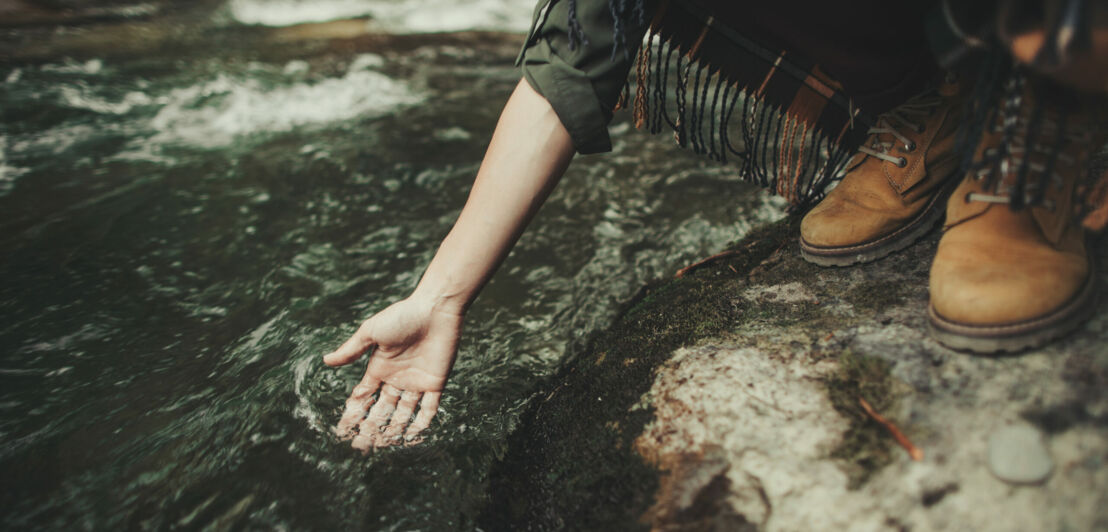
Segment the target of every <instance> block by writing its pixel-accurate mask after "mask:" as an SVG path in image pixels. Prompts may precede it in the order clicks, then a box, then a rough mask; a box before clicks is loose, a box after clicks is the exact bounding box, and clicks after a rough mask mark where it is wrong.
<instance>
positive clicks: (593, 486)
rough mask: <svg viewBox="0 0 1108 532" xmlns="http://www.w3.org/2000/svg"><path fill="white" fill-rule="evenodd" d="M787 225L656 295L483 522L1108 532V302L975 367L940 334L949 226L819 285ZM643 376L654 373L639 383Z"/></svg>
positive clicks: (561, 410) (528, 435) (518, 440)
mask: <svg viewBox="0 0 1108 532" xmlns="http://www.w3.org/2000/svg"><path fill="white" fill-rule="evenodd" d="M793 223H795V221H794V222H793ZM780 227H781V230H778V231H768V232H762V233H760V234H758V235H755V236H754V237H753V238H754V239H755V241H754V242H752V241H750V240H748V241H746V242H745V243H740V244H739V245H738V246H737V247H738V248H739V249H744V248H745V252H744V253H740V254H737V255H735V256H732V257H726V258H723V259H721V260H717V261H714V262H712V263H710V264H707V265H705V266H704V267H702V268H699V269H697V270H695V271H693V272H692V273H690V274H689V275H687V276H686V277H684V278H681V279H677V280H673V281H668V282H662V283H659V284H657V285H655V286H653V287H651V288H649V289H647V290H645V291H644V294H643V296H642V297H641V298H640V300H639V301H637V302H636V303H635V304H633V305H632V306H631V308H630V309H629V310H628V311H626V312H625V314H624V316H623V318H621V319H620V320H619V321H617V323H616V325H615V326H614V327H613V329H612V330H611V331H609V332H607V333H604V334H602V335H600V336H599V337H598V338H596V339H594V341H593V343H592V344H591V345H590V348H589V349H587V350H585V352H583V353H582V354H581V355H580V356H579V357H578V358H577V359H576V360H575V361H574V362H573V363H572V364H570V365H568V366H567V367H566V368H565V369H564V370H563V371H562V373H561V374H560V375H559V376H558V378H557V379H555V381H554V383H553V384H552V386H551V388H550V389H549V390H547V391H546V392H544V393H545V394H547V395H546V396H545V397H542V398H540V399H538V400H537V401H536V403H537V406H536V407H535V408H533V410H532V412H531V414H530V415H529V416H527V417H526V421H525V422H524V423H523V425H522V427H521V429H520V430H519V431H518V432H517V433H516V435H515V437H514V438H513V441H512V444H511V446H510V447H509V450H508V452H507V455H506V457H505V459H504V461H503V463H502V465H501V468H500V469H499V470H498V471H496V472H495V473H494V475H493V485H494V487H495V488H496V489H494V491H493V493H494V495H493V504H492V505H491V506H490V508H498V507H500V508H503V507H506V506H497V505H498V504H501V505H504V504H507V503H506V501H509V500H512V501H515V502H514V503H513V506H511V507H512V508H513V509H514V511H512V512H506V513H500V514H499V515H498V517H497V518H496V519H493V518H489V519H486V522H488V523H493V524H505V523H507V524H511V525H512V526H516V527H529V528H537V529H546V528H558V527H568V528H589V527H590V526H592V525H597V524H605V525H612V526H616V527H617V528H620V529H635V528H640V529H646V528H652V529H659V530H661V529H664V530H817V529H827V530H1092V529H1102V528H1104V527H1106V526H1108V469H1106V468H1105V467H1104V461H1105V459H1106V457H1108V388H1106V386H1105V385H1106V384H1108V298H1102V299H1101V303H1100V307H1099V309H1098V311H1097V313H1096V314H1095V315H1094V317H1093V318H1092V320H1090V321H1089V322H1087V323H1085V324H1084V325H1083V326H1081V327H1080V328H1079V329H1078V331H1077V332H1076V333H1075V334H1073V335H1071V336H1069V337H1067V338H1065V339H1063V340H1061V341H1058V342H1055V343H1053V344H1049V345H1047V346H1045V347H1042V348H1040V349H1036V350H1032V351H1029V352H1025V353H1021V354H1017V355H1011V356H1003V357H982V356H973V355H968V354H965V353H961V352H956V351H952V350H949V349H947V348H945V347H943V346H942V345H940V344H939V343H937V342H936V341H935V340H933V339H932V338H931V336H930V335H929V333H928V330H927V315H926V304H927V298H928V295H927V278H928V269H929V266H930V260H931V257H932V256H933V254H934V250H935V246H936V244H937V242H938V238H939V234H938V233H937V232H936V233H933V234H931V235H930V236H928V237H927V238H925V239H924V241H922V242H920V243H919V244H917V245H915V246H913V247H912V248H910V249H908V250H906V251H904V252H901V253H899V254H896V255H894V256H891V257H888V258H886V259H884V260H882V261H879V262H876V263H873V264H868V265H861V266H855V267H849V268H837V269H826V268H820V267H817V266H814V265H811V264H808V263H805V262H804V261H802V260H801V259H800V258H799V254H798V251H797V249H796V245H795V243H794V237H795V231H794V230H789V229H788V227H787V225H785V224H782V225H781V226H780ZM757 239H763V241H762V242H757ZM765 240H769V241H771V242H766V241H765ZM1095 249H1096V253H1097V254H1098V256H1099V257H1100V261H1099V263H1100V264H1101V267H1100V268H1101V269H1100V270H1099V272H1098V275H1099V276H1100V277H1101V279H1105V278H1108V269H1106V268H1105V266H1103V265H1104V264H1106V261H1105V260H1104V259H1105V258H1108V246H1105V242H1104V241H1103V240H1101V242H1100V243H1099V245H1098V246H1097V247H1096V248H1095ZM690 294H692V295H690ZM721 294H723V295H721ZM690 301H693V302H696V304H695V305H694V306H693V307H692V308H690V309H689V310H688V311H687V312H682V311H681V310H680V309H681V308H683V306H684V305H689V304H690V303H689V302H690ZM705 308H710V309H714V312H709V313H705V312H704V311H705ZM649 313H657V314H658V315H649V316H648V317H645V318H644V317H643V315H644V314H649ZM658 316H665V317H664V318H658ZM651 320H654V321H651ZM687 320H692V321H699V322H700V323H702V324H705V325H704V326H703V327H701V328H700V329H699V330H697V327H691V329H693V332H691V333H690V334H688V335H687V336H683V337H681V338H680V339H679V340H680V341H676V340H675V339H672V338H671V339H669V341H663V342H654V340H655V339H657V338H660V337H661V336H664V332H665V331H672V330H674V329H675V328H676V329H680V328H682V327H685V328H689V326H688V324H687V323H684V322H685V321H687ZM636 324H637V325H636ZM620 335H622V336H623V337H624V338H625V339H627V340H628V344H627V345H622V344H620V341H619V340H618V338H619V336H620ZM675 343H678V344H680V345H678V346H674V344H675ZM621 357H623V358H621ZM636 366H645V367H640V368H639V371H637V372H629V371H627V368H634V367H636ZM642 379H648V380H650V383H649V389H648V390H645V391H642V389H643V382H642ZM630 396H633V397H630ZM859 399H863V400H864V401H865V402H866V403H868V404H869V405H870V406H871V407H872V409H873V410H874V411H875V412H876V413H878V414H879V415H880V416H882V417H883V418H885V419H886V420H888V421H889V422H890V423H892V424H893V425H894V426H896V427H898V428H899V429H900V431H902V432H903V434H904V435H905V437H906V438H907V440H909V441H910V443H911V444H912V445H914V446H915V447H916V448H918V449H919V450H920V451H921V452H922V460H920V461H914V460H913V459H912V458H910V456H909V453H908V452H907V450H906V449H905V448H902V447H901V446H899V445H898V444H897V443H896V441H895V440H894V439H893V437H892V436H891V435H890V432H889V430H887V428H886V427H885V426H884V425H882V424H880V423H878V422H876V421H874V419H873V418H872V417H871V416H870V415H868V414H866V412H865V410H864V408H863V407H861V406H860V403H859V401H858V400H859ZM594 405H605V408H604V409H603V410H602V411H598V410H597V409H596V407H595V406H594ZM523 464H530V468H528V466H524V465H523ZM522 473H526V474H522ZM998 477H999V478H998ZM1001 479H1005V480H1007V482H1006V481H1005V480H1001ZM521 500H522V501H530V502H525V503H523V502H519V501H521Z"/></svg>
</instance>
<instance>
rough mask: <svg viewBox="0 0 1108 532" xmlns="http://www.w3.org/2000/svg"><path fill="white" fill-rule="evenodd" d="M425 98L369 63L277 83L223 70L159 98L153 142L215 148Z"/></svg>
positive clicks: (380, 112) (384, 111)
mask: <svg viewBox="0 0 1108 532" xmlns="http://www.w3.org/2000/svg"><path fill="white" fill-rule="evenodd" d="M354 64H355V65H357V64H358V61H357V60H356V61H355V62H354ZM423 99H424V96H423V95H421V94H418V93H417V92H415V91H414V90H413V89H412V88H410V87H409V86H408V84H407V83H404V82H402V81H397V80H394V79H391V78H389V77H388V76H385V75H384V74H381V73H379V72H374V71H372V70H365V69H364V68H359V69H353V68H351V69H349V70H348V71H347V73H346V75H344V76H343V77H341V78H329V79H325V80H323V81H318V82H315V83H297V84H294V85H290V86H281V87H275V88H267V87H266V86H265V85H264V84H263V83H262V82H260V81H258V80H256V79H250V78H236V77H231V76H228V75H220V76H219V77H217V78H216V79H214V80H211V81H207V82H204V83H200V84H198V85H193V86H191V87H185V88H181V89H175V90H173V91H171V92H170V93H169V94H168V95H166V96H164V97H161V98H158V99H157V101H158V103H164V105H163V107H162V108H161V110H160V111H159V112H158V114H157V115H156V116H154V118H153V119H151V121H150V127H151V128H152V129H153V130H155V131H156V132H157V133H155V135H154V136H153V137H152V138H151V139H149V142H153V143H155V144H160V145H165V144H185V145H191V146H198V147H204V148H214V147H218V146H223V145H226V144H230V143H231V142H232V141H234V140H235V139H236V138H238V137H240V136H243V135H249V134H254V133H262V132H282V131H291V130H292V129H294V128H296V127H299V126H304V125H311V124H323V123H328V122H339V121H345V120H350V119H353V118H364V117H367V116H380V115H383V114H387V113H389V112H391V111H394V110H397V109H399V108H402V107H405V106H408V105H413V104H417V103H419V102H421V101H423Z"/></svg>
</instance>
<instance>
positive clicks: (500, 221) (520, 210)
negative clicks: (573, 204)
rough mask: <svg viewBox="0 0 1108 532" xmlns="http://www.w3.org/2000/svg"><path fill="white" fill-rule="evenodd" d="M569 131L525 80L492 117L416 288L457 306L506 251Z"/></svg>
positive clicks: (549, 182)
mask: <svg viewBox="0 0 1108 532" xmlns="http://www.w3.org/2000/svg"><path fill="white" fill-rule="evenodd" d="M573 154H574V148H573V144H572V142H571V140H570V137H569V133H568V132H566V129H565V128H564V127H563V126H562V124H561V122H560V121H559V120H558V116H557V115H556V114H554V111H553V109H552V108H551V107H550V104H549V103H548V102H547V101H546V99H545V98H543V97H542V96H541V95H539V94H538V93H536V92H535V91H534V89H532V88H531V87H530V85H528V84H527V82H525V81H521V82H520V83H519V85H517V86H516V90H515V92H513V93H512V96H511V98H509V100H508V103H507V105H505V106H504V111H503V112H502V113H501V115H500V120H499V122H498V123H497V125H496V130H495V132H494V133H493V137H492V141H491V142H490V143H489V148H488V151H487V152H486V153H485V158H484V160H483V161H482V163H481V168H480V169H479V170H478V172H477V178H476V180H475V181H474V184H473V189H472V190H471V191H470V193H469V199H468V200H467V201H466V204H465V207H463V209H462V212H461V214H460V215H459V216H458V220H457V221H456V222H455V223H454V227H453V229H451V230H450V233H449V234H448V235H447V236H446V238H445V239H444V240H443V242H442V244H441V245H440V246H439V250H438V252H437V253H436V254H435V257H434V258H433V259H432V260H431V264H430V265H429V266H428V268H427V271H426V272H425V273H424V275H423V278H422V279H421V280H420V282H419V286H418V287H417V288H416V291H415V294H414V296H417V297H420V298H425V299H427V300H430V301H432V302H433V303H434V304H435V305H436V306H438V307H440V308H444V309H447V310H456V311H458V312H461V311H463V310H464V309H465V308H466V307H468V306H469V304H470V303H471V302H472V301H473V299H474V298H476V297H477V294H478V292H480V290H481V288H482V287H484V285H485V283H486V282H488V280H489V278H490V277H492V274H493V273H494V272H495V271H496V268H497V267H498V266H499V265H500V263H501V262H502V261H503V260H504V257H506V256H507V255H508V252H509V251H511V248H512V246H513V245H514V244H515V242H516V240H517V239H518V238H519V235H520V234H521V233H523V230H524V228H525V227H526V226H527V223H528V222H529V221H530V220H531V218H532V217H534V215H535V213H536V212H537V211H538V209H539V207H541V206H542V204H543V202H544V201H545V200H546V198H547V196H549V194H550V192H551V191H552V190H553V189H554V186H555V185H556V184H557V183H558V180H559V178H561V176H562V174H563V173H564V172H565V169H566V167H567V166H568V165H569V162H570V160H571V159H572V158H573Z"/></svg>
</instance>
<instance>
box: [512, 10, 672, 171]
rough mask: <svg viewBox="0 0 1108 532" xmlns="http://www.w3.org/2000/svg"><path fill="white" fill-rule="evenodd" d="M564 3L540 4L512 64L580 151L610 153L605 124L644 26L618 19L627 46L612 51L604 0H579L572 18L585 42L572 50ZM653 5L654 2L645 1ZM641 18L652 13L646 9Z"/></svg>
mask: <svg viewBox="0 0 1108 532" xmlns="http://www.w3.org/2000/svg"><path fill="white" fill-rule="evenodd" d="M569 3H570V2H569V1H568V0H561V1H559V0H541V1H540V3H539V6H538V7H537V8H536V10H535V22H534V23H533V25H532V27H531V31H530V33H529V34H528V37H527V41H526V42H525V43H524V45H523V50H522V51H521V52H520V54H519V58H518V59H517V60H516V65H517V66H519V67H521V68H522V70H523V77H524V78H525V79H526V80H527V82H528V83H529V84H530V85H531V87H532V88H534V89H535V91H536V92H538V93H539V94H541V95H542V96H543V97H544V98H546V100H547V101H549V102H550V105H551V107H553V108H554V112H555V113H556V114H557V115H558V118H559V119H560V120H561V122H562V125H563V126H565V128H566V130H567V131H569V135H570V138H571V139H572V140H573V146H574V148H575V149H576V150H577V152H578V153H582V154H587V153H601V152H607V151H611V149H612V141H611V139H610V138H609V137H608V123H609V122H610V121H611V120H612V112H613V108H614V107H615V105H616V102H617V101H618V100H619V95H620V92H621V91H622V90H623V87H624V85H625V84H626V83H627V74H628V72H629V71H630V69H631V63H632V62H633V60H634V57H635V56H636V54H637V53H638V49H639V46H640V45H641V43H642V35H643V34H644V33H645V31H646V27H647V24H645V23H642V21H640V20H638V18H637V17H634V16H632V17H631V18H632V20H627V21H621V28H626V30H625V32H624V33H623V35H625V36H626V38H625V40H626V44H625V45H624V44H622V43H621V45H620V47H619V48H618V49H615V51H614V53H613V50H614V48H613V45H614V44H615V38H616V36H615V32H614V30H613V24H612V14H611V11H610V9H609V8H608V0H577V2H576V17H577V20H578V22H579V23H580V25H581V28H582V29H583V31H584V35H585V40H584V41H582V40H580V39H578V40H577V42H575V43H574V44H575V46H573V47H572V48H571V47H570V39H569V30H568V26H569V24H568V21H569ZM647 4H648V5H652V4H653V2H647ZM645 11H646V13H644V18H647V19H648V17H649V16H650V13H651V12H652V11H653V10H652V9H649V8H648V9H647V10H645Z"/></svg>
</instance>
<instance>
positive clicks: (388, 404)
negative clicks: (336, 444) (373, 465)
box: [351, 384, 400, 452]
mask: <svg viewBox="0 0 1108 532" xmlns="http://www.w3.org/2000/svg"><path fill="white" fill-rule="evenodd" d="M399 401H400V390H399V389H398V388H396V387H395V386H393V385H391V384H386V385H384V386H382V387H381V394H380V397H378V398H377V402H376V403H374V404H373V407H372V408H370V409H369V415H367V416H366V418H365V419H364V420H362V423H361V424H360V425H358V435H357V436H355V437H354V441H353V442H352V443H351V445H352V446H353V447H354V448H355V449H358V450H361V451H363V452H364V451H368V450H369V448H370V447H380V446H381V440H382V437H381V428H382V427H384V426H385V424H387V423H388V421H389V418H391V417H392V413H393V411H394V410H395V409H396V403H397V402H399Z"/></svg>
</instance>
